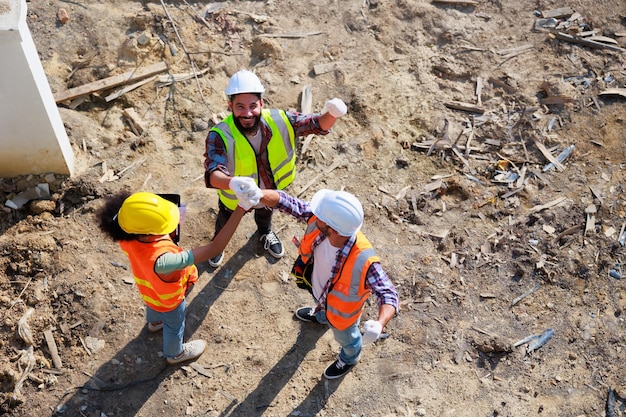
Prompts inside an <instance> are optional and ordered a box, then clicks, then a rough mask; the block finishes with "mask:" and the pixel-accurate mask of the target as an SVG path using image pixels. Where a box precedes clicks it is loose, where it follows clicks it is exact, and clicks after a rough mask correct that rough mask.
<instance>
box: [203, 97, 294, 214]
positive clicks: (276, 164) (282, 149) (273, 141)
mask: <svg viewBox="0 0 626 417" xmlns="http://www.w3.org/2000/svg"><path fill="white" fill-rule="evenodd" d="M261 117H262V118H263V120H264V121H265V123H267V124H268V126H269V127H270V129H271V131H272V137H271V138H270V140H269V143H268V144H267V155H268V159H269V164H270V168H271V170H272V177H273V179H274V183H275V184H276V189H278V190H282V189H284V188H285V187H287V186H288V185H289V184H291V183H292V182H293V180H294V178H295V177H296V151H295V148H296V142H295V133H294V131H293V126H291V123H290V122H289V119H288V118H287V115H286V114H285V112H284V111H283V110H275V109H272V110H262V111H261ZM211 130H212V131H214V132H217V133H218V134H219V135H220V137H221V138H222V140H223V141H224V147H225V150H226V156H227V158H228V162H227V164H226V166H227V168H228V172H230V173H231V176H233V177H250V178H254V180H255V181H256V183H257V184H258V183H259V173H258V169H259V168H258V167H257V163H256V153H255V152H254V148H253V147H252V145H250V142H248V139H247V138H246V137H245V136H244V135H242V134H241V132H240V131H239V129H237V127H236V126H235V119H234V117H233V115H232V114H230V115H229V116H228V117H227V118H226V119H224V120H223V121H221V122H220V123H218V124H217V125H216V126H215V127H213V128H212V129H211ZM217 192H218V194H219V196H220V201H221V202H222V203H223V204H224V205H225V206H226V207H228V208H229V209H230V210H234V209H235V208H237V197H236V196H235V193H233V192H232V191H231V190H217Z"/></svg>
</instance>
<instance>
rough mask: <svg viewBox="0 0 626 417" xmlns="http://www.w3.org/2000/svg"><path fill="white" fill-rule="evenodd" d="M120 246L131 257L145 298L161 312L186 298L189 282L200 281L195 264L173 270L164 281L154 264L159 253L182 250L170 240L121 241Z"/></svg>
mask: <svg viewBox="0 0 626 417" xmlns="http://www.w3.org/2000/svg"><path fill="white" fill-rule="evenodd" d="M119 244H120V247H121V248H122V250H123V251H124V252H125V253H126V255H127V256H128V259H129V261H130V266H131V269H132V271H133V275H134V278H135V283H136V284H137V289H138V290H139V293H140V294H141V298H142V299H143V301H144V302H145V303H146V304H147V305H148V306H149V307H150V308H152V309H153V310H156V311H160V312H167V311H172V310H174V309H175V308H176V307H178V306H179V305H180V303H181V302H182V300H183V299H184V298H185V291H186V290H187V285H188V283H195V282H196V281H197V280H198V269H197V268H196V266H195V265H191V266H188V267H186V268H184V269H181V270H178V271H174V272H172V273H171V274H169V275H167V277H166V279H169V280H174V281H173V282H165V281H163V280H162V279H161V278H160V277H159V276H158V275H157V274H156V272H154V264H155V263H156V260H157V259H158V257H159V256H161V255H162V254H164V253H166V252H174V253H179V252H182V251H183V249H182V248H180V247H179V246H177V245H176V244H175V243H174V242H172V241H171V240H169V239H167V240H157V241H154V242H140V241H138V240H122V241H120V242H119Z"/></svg>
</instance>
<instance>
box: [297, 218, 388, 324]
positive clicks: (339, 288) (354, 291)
mask: <svg viewBox="0 0 626 417" xmlns="http://www.w3.org/2000/svg"><path fill="white" fill-rule="evenodd" d="M316 220H317V217H315V216H311V218H310V219H309V222H308V225H307V228H306V231H305V234H304V236H303V237H302V241H301V242H300V246H299V247H298V254H299V255H300V257H301V258H302V259H303V261H304V262H305V263H306V262H308V260H309V259H310V257H311V256H312V252H313V251H312V249H311V247H312V245H313V242H314V241H315V238H316V237H317V236H318V235H319V234H320V233H321V231H320V230H319V229H318V228H317V226H316ZM373 262H380V258H378V256H377V255H376V252H375V251H374V249H373V248H372V245H371V243H370V242H369V240H367V238H366V237H365V235H364V234H363V233H361V232H358V233H357V238H356V242H354V246H352V248H351V249H350V253H349V254H348V257H347V258H346V259H345V260H344V263H343V265H342V266H341V270H340V271H339V274H338V276H335V277H333V282H332V283H331V286H330V290H329V292H328V295H327V297H326V318H327V319H328V321H329V322H330V324H331V325H332V326H333V327H334V328H336V329H339V330H345V329H347V328H348V327H350V326H351V325H353V324H354V323H356V321H357V320H358V319H359V317H360V316H361V312H362V311H363V308H364V307H365V301H366V300H367V298H368V297H369V296H370V294H371V291H370V290H369V289H367V288H366V287H365V280H366V278H367V271H368V270H369V268H370V265H371V264H372V263H373Z"/></svg>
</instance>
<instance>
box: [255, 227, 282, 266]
mask: <svg viewBox="0 0 626 417" xmlns="http://www.w3.org/2000/svg"><path fill="white" fill-rule="evenodd" d="M260 240H261V241H262V242H263V248H264V249H265V250H266V251H268V252H269V253H270V255H272V256H273V257H274V258H276V259H279V258H282V257H283V255H285V250H284V249H283V244H282V243H281V242H280V239H278V236H276V233H274V232H272V231H270V232H269V233H267V234H265V235H263V236H261V239H260Z"/></svg>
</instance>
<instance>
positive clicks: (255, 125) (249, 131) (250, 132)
mask: <svg viewBox="0 0 626 417" xmlns="http://www.w3.org/2000/svg"><path fill="white" fill-rule="evenodd" d="M260 120H261V116H255V120H254V123H253V124H252V127H243V126H242V125H241V122H239V117H235V126H237V129H239V131H240V132H241V133H243V134H244V135H245V136H249V135H254V134H256V132H257V130H258V129H259V121H260Z"/></svg>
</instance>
